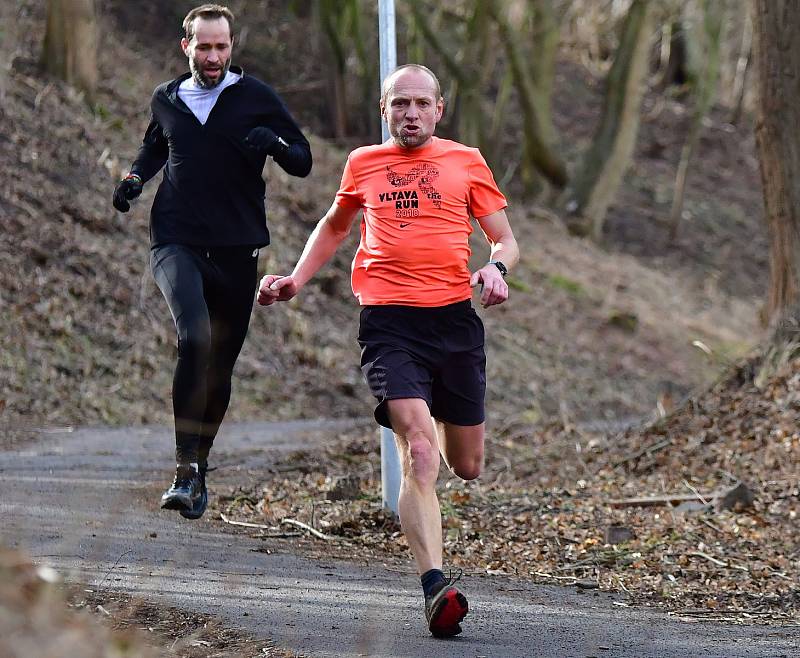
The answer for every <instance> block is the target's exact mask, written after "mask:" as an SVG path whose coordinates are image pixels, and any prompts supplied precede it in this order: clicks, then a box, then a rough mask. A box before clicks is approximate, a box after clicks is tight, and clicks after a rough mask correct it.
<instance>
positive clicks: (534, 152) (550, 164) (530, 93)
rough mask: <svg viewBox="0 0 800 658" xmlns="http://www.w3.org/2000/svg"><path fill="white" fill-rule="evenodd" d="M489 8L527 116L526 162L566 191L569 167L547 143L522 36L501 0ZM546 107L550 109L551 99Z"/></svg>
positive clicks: (495, 1)
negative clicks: (512, 23)
mask: <svg viewBox="0 0 800 658" xmlns="http://www.w3.org/2000/svg"><path fill="white" fill-rule="evenodd" d="M489 6H490V7H491V13H492V17H493V18H494V20H495V22H496V23H497V27H498V30H499V31H500V38H501V40H502V41H503V45H504V46H505V50H506V55H507V56H508V62H509V66H510V68H511V73H512V76H513V79H514V84H515V86H516V88H517V93H518V94H519V102H520V106H521V108H522V113H523V117H524V122H523V135H524V139H525V163H526V164H528V165H530V166H532V167H535V169H536V170H537V171H539V172H541V174H542V175H543V176H544V177H545V178H546V179H547V180H548V181H549V182H550V183H552V184H553V185H554V186H555V187H556V188H558V189H559V190H560V189H563V188H564V186H565V185H566V184H567V168H566V166H565V165H564V162H563V161H562V159H561V158H560V157H559V155H558V153H556V152H555V150H554V149H553V148H552V147H551V145H550V144H549V143H548V141H547V135H546V130H547V129H546V128H545V126H544V124H543V119H542V116H541V115H540V111H539V108H540V107H541V106H542V103H543V100H542V99H541V98H540V97H539V96H540V94H541V93H544V92H543V91H542V90H538V93H537V88H536V85H535V83H534V81H533V80H532V78H531V75H530V74H528V72H527V70H526V64H525V56H524V53H523V49H522V45H521V43H520V37H519V34H517V33H516V31H515V30H513V29H512V28H511V25H510V24H509V22H508V19H507V18H506V16H505V14H504V11H503V9H504V8H503V7H502V6H501V3H500V2H499V1H498V0H492V2H491V3H490V4H489ZM547 104H548V107H549V99H548V100H547Z"/></svg>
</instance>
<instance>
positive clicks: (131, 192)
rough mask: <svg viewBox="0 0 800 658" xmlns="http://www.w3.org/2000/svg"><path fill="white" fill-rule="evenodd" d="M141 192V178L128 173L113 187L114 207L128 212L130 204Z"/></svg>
mask: <svg viewBox="0 0 800 658" xmlns="http://www.w3.org/2000/svg"><path fill="white" fill-rule="evenodd" d="M141 193H142V179H141V178H139V177H138V176H137V175H136V174H128V175H127V176H125V178H123V179H122V180H121V181H120V182H119V183H117V186H116V187H115V188H114V207H115V208H116V209H117V210H119V211H120V212H128V211H129V210H130V209H131V204H130V203H128V201H131V200H132V199H135V198H136V197H137V196H139V195H140V194H141Z"/></svg>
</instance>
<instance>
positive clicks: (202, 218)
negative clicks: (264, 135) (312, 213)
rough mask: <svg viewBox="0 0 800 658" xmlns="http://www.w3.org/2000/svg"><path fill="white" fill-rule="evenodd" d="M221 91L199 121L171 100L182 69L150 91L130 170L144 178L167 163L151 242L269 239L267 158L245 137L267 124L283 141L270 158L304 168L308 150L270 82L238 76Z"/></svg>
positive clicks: (256, 242)
mask: <svg viewBox="0 0 800 658" xmlns="http://www.w3.org/2000/svg"><path fill="white" fill-rule="evenodd" d="M232 70H233V71H234V72H235V73H238V74H240V75H241V76H242V78H241V79H240V80H239V81H238V82H236V83H235V84H233V85H231V86H230V87H227V88H226V89H224V90H223V91H222V93H221V94H220V96H219V98H218V99H217V102H216V104H215V105H214V108H213V109H212V110H211V114H210V115H209V117H208V120H207V121H206V123H205V125H203V124H201V123H200V122H199V121H198V120H197V118H196V117H195V116H194V114H192V112H191V110H190V109H189V108H188V107H187V106H186V104H185V103H184V102H183V101H182V100H180V98H178V86H179V85H180V84H181V82H183V81H184V80H186V79H187V78H188V77H189V75H190V74H189V73H186V74H184V75H182V76H181V77H179V78H177V79H175V80H172V81H170V82H165V83H164V84H162V85H160V86H158V87H157V88H156V90H155V91H154V92H153V99H152V101H151V104H150V108H151V112H152V117H151V121H150V125H149V126H148V127H147V131H146V132H145V135H144V139H143V141H142V146H141V148H140V149H139V154H138V155H137V157H136V160H135V162H134V163H133V166H132V167H131V172H132V173H135V174H138V175H139V176H141V178H142V181H145V182H146V181H148V180H149V179H151V178H152V177H153V176H155V175H156V173H157V172H158V170H159V169H161V167H163V166H164V164H165V163H166V165H167V166H166V168H165V170H164V177H163V179H162V181H161V185H159V188H158V192H157V193H156V198H155V201H154V202H153V208H152V211H151V213H150V241H151V244H152V245H153V246H156V245H160V244H165V243H177V244H187V245H196V246H204V247H215V246H218V247H224V246H235V245H251V246H254V247H263V246H264V245H267V244H269V230H268V229H267V222H266V212H265V193H266V185H265V184H264V179H263V178H262V170H263V169H264V162H265V160H266V156H265V155H264V154H263V153H262V154H259V153H257V152H255V151H253V150H252V149H251V148H249V147H248V146H247V145H246V144H245V138H246V137H247V135H248V133H249V132H250V130H251V129H253V128H254V127H256V126H268V127H269V128H271V129H272V130H273V131H274V132H275V133H276V134H277V135H278V136H279V137H281V138H283V140H284V141H285V142H286V143H288V144H289V148H288V149H286V150H285V151H284V152H282V153H280V154H278V155H277V156H276V157H275V160H276V162H277V163H278V164H279V165H280V166H281V167H283V169H285V170H286V172H287V173H289V174H291V175H293V176H307V175H308V173H309V172H310V171H311V148H310V147H309V144H308V141H307V140H306V138H305V137H304V136H303V134H302V133H301V132H300V129H299V128H298V127H297V124H296V123H295V121H294V119H292V117H291V116H290V114H289V112H288V110H287V109H286V107H285V106H284V104H283V102H282V101H281V99H280V98H279V97H278V95H277V94H276V93H275V92H274V91H273V90H272V88H271V87H270V86H269V85H266V84H264V83H263V82H261V81H260V80H258V79H256V78H253V77H251V76H245V75H244V73H243V72H242V71H241V69H239V68H238V67H232Z"/></svg>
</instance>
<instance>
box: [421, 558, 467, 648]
mask: <svg viewBox="0 0 800 658" xmlns="http://www.w3.org/2000/svg"><path fill="white" fill-rule="evenodd" d="M460 578H461V573H459V574H458V575H457V576H456V577H455V578H453V577H452V575H451V577H450V579H449V580H447V581H446V582H443V583H442V586H441V588H440V589H439V590H437V591H435V592H434V593H433V594H432V595H431V596H426V597H425V618H426V619H427V620H428V629H429V630H430V632H431V634H432V635H433V636H434V637H453V636H454V635H458V634H459V633H460V632H461V623H460V622H461V620H462V619H464V617H466V616H467V612H469V604H468V603H467V597H466V596H464V595H463V594H462V593H461V592H459V591H458V588H457V587H455V585H454V583H455V582H457V581H458V580H459V579H460Z"/></svg>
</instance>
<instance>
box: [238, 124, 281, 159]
mask: <svg viewBox="0 0 800 658" xmlns="http://www.w3.org/2000/svg"><path fill="white" fill-rule="evenodd" d="M244 143H245V144H247V145H248V146H249V147H250V148H251V149H253V150H254V151H258V152H259V153H266V154H267V155H272V156H274V155H276V154H277V153H280V152H281V151H282V150H284V149H285V148H286V142H284V141H283V140H282V139H281V138H280V137H278V136H277V135H276V134H275V133H274V132H273V130H272V128H267V127H266V126H256V127H255V128H253V129H252V130H251V131H250V134H248V135H247V138H246V139H245V140H244Z"/></svg>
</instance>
